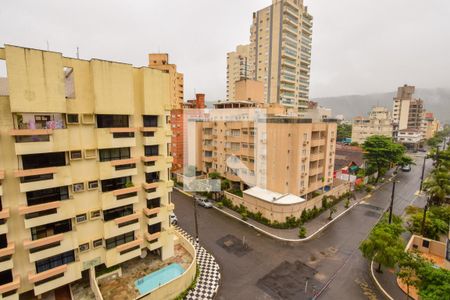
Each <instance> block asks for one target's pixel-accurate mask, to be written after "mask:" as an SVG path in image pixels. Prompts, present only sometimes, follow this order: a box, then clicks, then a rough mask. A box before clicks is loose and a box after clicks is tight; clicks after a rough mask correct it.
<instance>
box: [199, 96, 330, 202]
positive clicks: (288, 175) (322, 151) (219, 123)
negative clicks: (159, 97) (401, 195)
mask: <svg viewBox="0 0 450 300" xmlns="http://www.w3.org/2000/svg"><path fill="white" fill-rule="evenodd" d="M196 124H197V134H196V135H197V148H196V151H195V152H196V154H197V156H196V161H195V165H196V167H197V170H200V171H202V172H203V173H211V172H218V173H220V174H222V175H223V176H224V177H225V178H227V179H228V180H230V182H231V184H232V186H233V188H235V189H240V190H247V189H248V188H250V187H254V186H258V187H260V188H262V189H267V190H270V191H273V192H276V193H280V194H286V193H290V194H293V195H297V196H305V197H307V198H308V199H309V197H311V195H312V193H313V192H314V191H317V190H321V189H327V187H329V186H331V185H332V183H333V166H334V152H335V144H336V132H337V125H336V123H335V122H333V120H326V121H325V122H313V121H312V120H311V119H304V118H300V117H294V116H287V115H285V109H284V108H283V107H282V106H281V105H271V106H269V105H265V104H259V103H256V102H252V101H238V100H236V101H227V102H221V103H216V104H215V110H212V111H210V113H209V116H208V119H206V120H203V121H201V120H199V121H197V122H196Z"/></svg>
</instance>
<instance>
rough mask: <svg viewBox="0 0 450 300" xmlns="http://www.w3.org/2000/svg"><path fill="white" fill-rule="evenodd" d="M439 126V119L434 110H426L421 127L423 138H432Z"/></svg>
mask: <svg viewBox="0 0 450 300" xmlns="http://www.w3.org/2000/svg"><path fill="white" fill-rule="evenodd" d="M439 127H440V123H439V120H437V119H436V118H435V117H434V114H433V113H432V112H429V111H426V112H425V113H424V117H423V120H422V128H421V131H422V136H423V138H424V139H426V140H427V139H430V138H432V137H433V136H434V135H435V134H436V132H437V131H438V130H439Z"/></svg>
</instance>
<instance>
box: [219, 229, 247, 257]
mask: <svg viewBox="0 0 450 300" xmlns="http://www.w3.org/2000/svg"><path fill="white" fill-rule="evenodd" d="M216 243H217V244H218V245H219V246H221V247H222V248H224V249H225V250H226V251H227V252H228V253H232V254H234V255H236V256H239V257H241V256H244V255H245V254H247V253H248V252H250V251H252V250H253V249H252V248H250V245H249V244H248V243H247V242H245V237H242V239H238V238H237V237H235V236H234V235H232V234H229V235H226V236H224V237H222V238H220V239H218V240H217V242H216Z"/></svg>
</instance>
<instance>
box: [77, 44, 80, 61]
mask: <svg viewBox="0 0 450 300" xmlns="http://www.w3.org/2000/svg"><path fill="white" fill-rule="evenodd" d="M77 59H80V47H78V46H77Z"/></svg>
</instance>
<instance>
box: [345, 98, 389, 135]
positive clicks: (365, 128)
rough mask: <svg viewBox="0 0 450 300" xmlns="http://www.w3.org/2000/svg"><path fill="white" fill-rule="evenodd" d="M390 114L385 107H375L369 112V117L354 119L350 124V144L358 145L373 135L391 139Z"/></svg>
mask: <svg viewBox="0 0 450 300" xmlns="http://www.w3.org/2000/svg"><path fill="white" fill-rule="evenodd" d="M392 131H393V126H392V118H391V113H390V112H389V110H388V109H387V108H385V107H381V106H376V107H373V108H372V110H371V111H370V112H369V117H368V118H364V117H356V118H354V119H353V124H352V142H356V143H358V144H362V143H364V141H365V140H366V139H367V138H368V137H370V136H373V135H383V136H387V137H392Z"/></svg>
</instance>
